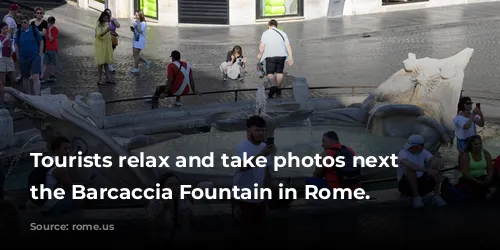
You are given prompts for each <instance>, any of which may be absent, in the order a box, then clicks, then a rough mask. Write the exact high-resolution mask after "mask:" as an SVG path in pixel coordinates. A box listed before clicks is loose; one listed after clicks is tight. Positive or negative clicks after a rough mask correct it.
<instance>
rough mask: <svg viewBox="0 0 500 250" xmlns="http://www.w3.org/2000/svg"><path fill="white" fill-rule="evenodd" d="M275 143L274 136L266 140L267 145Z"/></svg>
mask: <svg viewBox="0 0 500 250" xmlns="http://www.w3.org/2000/svg"><path fill="white" fill-rule="evenodd" d="M270 145H274V137H268V138H267V140H266V146H270Z"/></svg>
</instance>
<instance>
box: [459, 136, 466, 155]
mask: <svg viewBox="0 0 500 250" xmlns="http://www.w3.org/2000/svg"><path fill="white" fill-rule="evenodd" d="M466 147H467V139H458V138H457V150H458V152H460V153H463V152H465V148H466Z"/></svg>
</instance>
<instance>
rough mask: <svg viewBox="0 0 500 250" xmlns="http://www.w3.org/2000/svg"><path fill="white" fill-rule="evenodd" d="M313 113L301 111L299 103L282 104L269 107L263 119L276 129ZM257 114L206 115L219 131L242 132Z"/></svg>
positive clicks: (222, 113) (244, 111)
mask: <svg viewBox="0 0 500 250" xmlns="http://www.w3.org/2000/svg"><path fill="white" fill-rule="evenodd" d="M313 112H314V109H300V104H299V103H281V104H274V105H267V107H266V111H265V113H266V115H263V117H264V118H265V119H266V123H267V125H268V127H269V128H271V129H274V128H276V127H279V126H282V125H285V124H287V123H293V122H297V121H304V120H307V119H309V118H310V117H311V115H312V113H313ZM255 114H256V112H255V111H253V110H241V111H221V112H215V113H210V114H207V115H205V121H206V122H207V123H208V124H210V125H212V126H214V127H215V128H217V130H219V131H225V132H232V131H240V130H245V129H246V120H247V118H248V117H250V116H252V115H255Z"/></svg>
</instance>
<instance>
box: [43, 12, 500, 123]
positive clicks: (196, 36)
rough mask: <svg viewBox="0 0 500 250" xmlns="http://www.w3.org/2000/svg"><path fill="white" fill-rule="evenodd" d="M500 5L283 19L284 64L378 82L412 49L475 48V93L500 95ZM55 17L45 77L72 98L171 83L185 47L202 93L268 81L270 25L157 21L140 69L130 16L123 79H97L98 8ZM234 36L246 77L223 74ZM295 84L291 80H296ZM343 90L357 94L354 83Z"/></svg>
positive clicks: (224, 98) (333, 82) (333, 80)
mask: <svg viewBox="0 0 500 250" xmlns="http://www.w3.org/2000/svg"><path fill="white" fill-rule="evenodd" d="M498 10H500V4H498V3H485V4H470V5H461V6H453V7H447V8H435V9H427V10H417V11H406V12H397V13H386V14H377V15H365V16H357V17H346V18H342V19H319V20H314V21H307V22H300V23H285V24H283V25H282V26H280V27H282V28H283V29H284V30H285V31H287V32H288V33H289V35H290V37H291V40H292V46H293V48H294V58H295V63H296V65H294V66H293V67H289V68H287V69H286V71H287V72H288V73H289V74H290V75H304V76H306V77H307V78H308V81H309V84H310V85H311V86H354V85H369V86H374V87H375V86H377V85H379V84H380V83H382V82H383V81H384V80H386V79H387V78H388V77H389V76H390V75H392V74H393V73H395V72H396V71H397V70H399V69H400V68H401V67H402V61H403V60H404V59H405V58H407V54H408V53H409V52H413V53H416V54H417V56H418V57H424V56H429V57H436V58H442V57H448V56H451V55H453V54H455V53H456V52H458V51H460V50H462V49H463V48H465V47H472V48H474V49H476V51H475V54H474V56H473V58H472V60H471V62H470V64H469V67H468V68H467V71H466V74H465V76H466V79H465V84H464V88H465V89H467V90H473V92H472V93H471V95H474V96H482V97H489V98H495V96H498V94H499V93H500V91H499V90H498V87H497V86H498V84H497V79H498V77H499V76H500V71H499V70H498V66H497V61H498V59H499V57H500V52H499V50H498V49H497V46H498V44H499V42H500V41H499V40H500V38H499V37H500V36H499V33H500V26H499V24H500V21H497V20H496V15H497V13H498ZM48 15H54V16H56V18H57V25H58V27H59V29H60V30H61V37H60V44H61V49H60V51H59V57H60V65H61V66H60V72H59V75H58V82H57V83H55V84H45V85H44V86H45V87H51V89H52V92H53V93H64V94H67V95H68V96H69V97H73V96H74V95H77V94H83V95H85V94H88V93H90V92H93V91H100V92H102V93H103V95H104V97H105V99H106V100H113V99H120V98H127V97H138V96H144V95H150V94H151V92H152V90H153V89H154V87H155V86H156V85H159V84H162V83H164V81H165V76H164V72H163V65H164V63H165V61H166V60H167V58H168V55H169V52H170V51H171V50H174V49H177V50H179V51H181V53H182V57H183V59H184V60H187V61H189V62H191V63H192V64H193V67H194V70H195V78H196V82H197V85H198V87H199V89H200V90H201V91H216V90H226V89H238V88H255V87H256V86H257V83H259V81H262V80H259V79H258V78H257V77H256V76H255V74H254V72H253V71H254V68H253V67H252V65H254V63H256V58H255V55H256V53H257V42H258V39H259V37H260V33H261V31H262V30H263V29H265V25H261V26H241V27H229V28H228V27H222V28H220V27H208V28H199V27H176V28H173V27H160V26H154V25H150V27H149V28H148V47H147V49H146V50H145V51H144V56H146V57H147V58H149V59H151V60H152V62H153V66H152V68H151V69H148V70H147V69H142V72H141V74H140V75H138V76H136V75H131V74H130V73H129V70H130V67H131V55H130V54H131V49H130V46H129V44H130V43H131V40H130V39H129V37H128V36H130V34H128V31H127V28H126V27H128V21H127V20H123V21H122V24H123V26H124V28H123V29H121V30H120V34H121V35H122V37H121V40H120V45H119V46H118V48H117V50H116V58H115V59H116V67H117V73H116V79H117V85H115V86H104V87H98V86H96V82H97V76H96V72H97V70H96V68H95V66H94V64H93V40H94V31H93V29H91V28H90V27H91V26H92V25H93V23H94V20H95V18H96V16H97V15H96V13H95V12H92V11H84V10H80V9H77V8H76V7H74V6H71V5H64V6H61V7H58V8H54V9H51V10H49V11H48V12H47V16H48ZM447 22H448V24H446V23H447ZM450 22H451V23H453V22H455V24H454V25H451V24H449V23H450ZM436 25H437V26H436ZM402 27H406V28H402ZM377 30H379V31H380V30H385V31H384V32H376V31H377ZM368 31H374V32H372V33H371V37H369V38H361V36H358V35H356V36H352V35H347V36H345V35H343V34H352V33H356V34H358V33H362V32H368ZM239 34H241V35H239ZM234 44H240V45H242V46H243V50H244V54H245V55H246V56H247V57H248V58H249V65H250V67H249V73H248V75H247V76H246V77H245V81H244V82H234V81H227V82H223V81H222V80H221V76H220V72H219V70H218V65H219V64H220V62H221V60H223V59H224V57H225V53H226V52H227V51H228V50H229V49H231V47H232V45H234ZM287 83H288V84H290V78H288V80H287ZM364 91H365V92H366V91H367V90H364ZM345 92H346V93H350V90H346V91H345ZM360 92H363V90H361V91H360ZM333 93H334V92H333V91H331V90H321V91H314V93H313V94H314V95H315V96H328V95H332V94H333ZM335 93H338V91H335ZM253 95H254V93H252V92H249V93H246V94H242V95H241V94H240V96H239V97H240V99H245V98H253ZM233 99H234V96H233V95H232V94H224V95H205V96H203V97H187V98H186V102H185V104H187V105H191V104H202V103H207V102H229V101H233ZM108 106H109V109H108V113H120V112H125V111H127V110H132V109H134V110H137V109H147V108H148V106H149V105H148V104H145V103H144V102H142V101H135V102H129V103H120V104H111V105H108Z"/></svg>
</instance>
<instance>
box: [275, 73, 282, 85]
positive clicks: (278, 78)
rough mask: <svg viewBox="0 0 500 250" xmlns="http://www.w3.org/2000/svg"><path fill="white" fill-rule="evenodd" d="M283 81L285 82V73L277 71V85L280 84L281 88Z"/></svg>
mask: <svg viewBox="0 0 500 250" xmlns="http://www.w3.org/2000/svg"><path fill="white" fill-rule="evenodd" d="M282 83H283V73H276V86H278V88H281V85H282Z"/></svg>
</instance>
